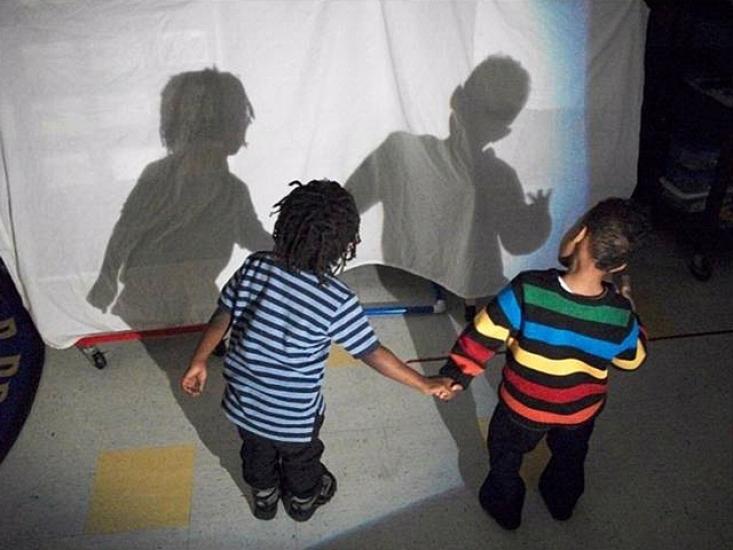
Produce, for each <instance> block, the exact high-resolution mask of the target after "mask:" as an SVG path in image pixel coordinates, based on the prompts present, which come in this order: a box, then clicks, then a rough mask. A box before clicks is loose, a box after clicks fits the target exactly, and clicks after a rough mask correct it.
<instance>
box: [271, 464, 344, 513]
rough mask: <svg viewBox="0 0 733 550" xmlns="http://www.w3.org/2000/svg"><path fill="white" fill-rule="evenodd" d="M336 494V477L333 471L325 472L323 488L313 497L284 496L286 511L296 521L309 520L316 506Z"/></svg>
mask: <svg viewBox="0 0 733 550" xmlns="http://www.w3.org/2000/svg"><path fill="white" fill-rule="evenodd" d="M334 494H336V478H335V477H333V474H331V472H328V471H326V472H324V474H323V478H322V482H321V490H320V491H318V492H317V493H316V494H315V495H313V496H311V497H305V498H303V497H296V496H295V495H285V496H283V503H284V504H285V511H286V512H287V513H288V515H289V516H290V517H291V518H293V519H294V520H295V521H308V520H309V519H310V518H311V517H312V516H313V514H314V513H315V511H316V508H318V507H319V506H323V505H324V504H326V503H327V502H328V501H329V500H331V498H332V497H333V495H334Z"/></svg>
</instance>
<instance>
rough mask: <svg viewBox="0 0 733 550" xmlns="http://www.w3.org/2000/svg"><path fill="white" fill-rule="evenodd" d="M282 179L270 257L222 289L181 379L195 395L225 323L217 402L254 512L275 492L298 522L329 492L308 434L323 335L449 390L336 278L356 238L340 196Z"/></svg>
mask: <svg viewBox="0 0 733 550" xmlns="http://www.w3.org/2000/svg"><path fill="white" fill-rule="evenodd" d="M290 185H293V186H295V189H293V191H292V192H291V193H290V194H288V195H287V196H286V197H285V198H283V199H282V200H281V201H280V202H278V203H277V204H276V205H275V209H276V212H278V218H277V221H276V223H275V231H274V233H273V238H274V241H275V248H274V250H273V252H257V253H254V254H252V255H250V256H249V257H248V258H247V259H246V260H245V261H244V264H242V266H241V267H240V268H239V270H238V271H237V272H236V273H235V274H234V276H233V277H232V278H231V280H230V281H229V282H228V283H227V284H226V286H225V287H224V289H223V290H222V292H221V295H220V298H219V305H218V309H217V311H216V313H215V314H214V316H213V317H212V319H211V320H210V321H209V324H208V327H207V329H206V331H205V332H204V334H203V336H202V337H201V340H200V342H199V344H198V347H197V348H196V350H195V352H194V354H193V358H192V359H191V362H190V366H189V368H188V370H187V371H186V373H185V374H184V376H183V378H182V380H181V386H182V388H183V390H184V391H185V392H187V393H188V394H190V395H192V396H197V395H199V394H200V393H201V391H202V390H203V387H204V383H205V382H206V371H207V369H206V362H207V359H208V357H209V355H210V354H211V353H212V351H213V350H214V348H215V347H216V345H217V344H218V342H219V341H220V340H221V338H222V336H223V335H224V333H225V332H226V331H227V329H228V327H229V326H230V324H231V338H230V345H229V349H228V351H227V354H226V356H225V359H224V364H225V369H224V377H225V379H226V382H227V385H226V392H225V395H224V399H223V403H222V405H223V407H224V410H225V412H226V415H227V416H228V418H229V419H230V420H231V421H232V422H233V423H234V424H236V426H237V428H238V430H239V434H240V436H241V437H242V440H243V443H242V448H241V457H242V469H243V476H244V480H245V481H246V482H247V483H248V484H249V485H250V486H251V487H252V490H253V494H254V510H253V511H254V515H255V516H256V517H257V518H259V519H271V518H273V517H274V516H275V514H276V512H277V503H278V500H279V498H280V496H282V499H283V503H284V505H285V510H286V512H287V513H288V515H290V516H291V517H292V518H293V519H295V520H297V521H306V520H308V519H309V518H310V517H311V516H312V515H313V513H314V512H315V510H316V508H317V507H318V506H320V505H322V504H325V503H326V502H328V501H329V500H330V499H331V497H332V496H333V495H334V493H335V491H336V479H335V478H334V476H333V475H332V474H331V473H330V472H329V471H328V470H327V469H326V467H325V466H324V465H323V464H322V463H321V455H322V454H323V450H324V447H323V443H322V442H321V440H320V439H319V437H318V432H319V429H320V427H321V424H322V423H323V414H324V411H325V403H324V400H323V395H322V393H321V385H322V382H323V376H324V366H325V362H326V359H327V357H328V354H329V349H330V346H331V342H332V341H333V342H337V343H338V344H340V345H341V346H343V347H344V348H345V349H346V351H348V352H349V353H350V354H351V355H352V356H354V357H356V358H358V359H361V360H362V361H363V362H364V363H366V364H367V365H369V366H370V367H372V368H373V369H375V370H376V371H377V372H379V373H380V374H382V375H384V376H386V377H388V378H391V379H393V380H396V381H398V382H401V383H403V384H406V385H408V386H411V387H413V388H415V389H417V390H418V391H420V392H422V393H424V394H426V395H434V396H437V397H439V398H441V399H447V398H450V397H451V396H452V392H451V389H450V385H451V381H450V380H449V379H447V378H426V377H424V376H423V375H421V374H419V373H418V372H416V371H414V370H412V369H411V368H410V367H408V366H407V365H405V364H404V363H403V362H402V361H400V360H399V359H398V358H397V357H396V356H395V355H394V354H393V353H392V352H391V351H390V350H389V349H387V348H386V347H384V346H382V345H381V344H380V343H379V341H378V340H377V337H376V336H375V334H374V332H373V330H372V328H371V326H370V325H369V322H368V320H367V318H366V316H365V315H364V312H363V310H362V308H361V305H360V304H359V301H358V299H357V297H356V295H355V294H354V292H353V291H352V290H351V289H350V288H349V287H348V286H347V285H346V284H344V283H343V282H341V281H340V280H338V279H337V278H336V277H335V273H336V272H337V271H338V270H339V269H341V268H342V267H343V266H344V264H345V263H346V262H347V261H348V260H350V259H352V258H353V257H354V255H355V251H356V245H357V244H358V243H359V214H358V211H357V209H356V205H355V203H354V199H353V198H352V196H351V194H350V193H349V192H348V191H346V190H345V189H343V188H342V187H341V186H340V185H339V184H338V183H336V182H333V181H327V180H324V181H315V180H314V181H311V182H310V183H308V184H307V185H302V184H301V183H300V182H297V181H295V182H292V183H291V184H290Z"/></svg>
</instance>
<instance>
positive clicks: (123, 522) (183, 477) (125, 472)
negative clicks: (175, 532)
mask: <svg viewBox="0 0 733 550" xmlns="http://www.w3.org/2000/svg"><path fill="white" fill-rule="evenodd" d="M194 453H195V447H194V446H193V445H177V446H172V447H155V448H153V447H147V448H141V449H128V450H122V451H108V452H103V453H101V454H100V455H99V457H98V458H97V470H96V472H95V477H94V487H93V490H92V498H91V505H90V508H89V514H88V516H87V522H86V528H85V531H86V532H87V533H121V532H126V531H134V530H137V529H146V528H160V527H179V526H181V527H185V526H187V525H188V524H189V519H190V511H191V493H192V486H193V464H194Z"/></svg>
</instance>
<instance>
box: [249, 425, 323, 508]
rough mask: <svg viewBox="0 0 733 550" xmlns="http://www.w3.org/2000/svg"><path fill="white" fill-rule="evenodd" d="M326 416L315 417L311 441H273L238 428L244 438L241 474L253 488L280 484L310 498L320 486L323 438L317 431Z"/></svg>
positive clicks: (298, 494)
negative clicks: (319, 436) (321, 438)
mask: <svg viewBox="0 0 733 550" xmlns="http://www.w3.org/2000/svg"><path fill="white" fill-rule="evenodd" d="M322 424H323V417H322V416H320V417H319V418H318V419H317V420H316V425H315V429H314V431H313V439H312V440H311V441H310V442H309V443H284V442H282V441H273V440H271V439H266V438H264V437H261V436H259V435H256V434H253V433H250V432H248V431H246V430H243V429H241V428H239V435H240V437H241V438H242V449H241V450H240V453H239V454H240V456H241V457H242V475H243V477H244V481H246V482H247V483H248V484H249V485H250V486H251V487H253V488H254V489H269V488H271V487H275V486H279V487H280V488H281V489H282V490H283V491H287V492H289V493H292V494H293V495H295V496H297V497H303V498H308V497H311V496H313V495H314V494H315V493H317V492H318V491H320V490H321V483H322V481H321V480H322V477H323V473H324V472H325V471H326V469H325V467H324V466H323V464H322V463H321V455H323V442H322V441H321V440H320V439H319V438H318V432H319V431H320V428H321V425H322Z"/></svg>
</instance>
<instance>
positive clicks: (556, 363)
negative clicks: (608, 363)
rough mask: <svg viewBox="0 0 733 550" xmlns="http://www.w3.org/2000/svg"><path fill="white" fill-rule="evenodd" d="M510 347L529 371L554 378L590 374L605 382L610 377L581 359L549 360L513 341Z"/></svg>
mask: <svg viewBox="0 0 733 550" xmlns="http://www.w3.org/2000/svg"><path fill="white" fill-rule="evenodd" d="M508 347H509V349H510V350H511V352H512V355H513V356H514V359H515V360H516V361H517V363H519V364H520V365H522V366H524V367H527V368H528V369H532V370H535V371H539V372H543V373H545V374H551V375H553V376H567V375H569V374H575V373H578V372H582V373H586V374H590V375H591V376H592V377H593V378H597V379H598V380H605V379H606V378H607V377H608V371H606V370H603V369H597V368H596V367H592V366H590V365H589V364H588V363H585V362H583V361H580V360H579V359H548V358H547V357H543V356H542V355H537V354H536V353H532V352H531V351H527V350H525V349H523V348H522V347H520V345H519V342H517V341H516V340H512V341H511V342H510V343H509V346H508Z"/></svg>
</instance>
